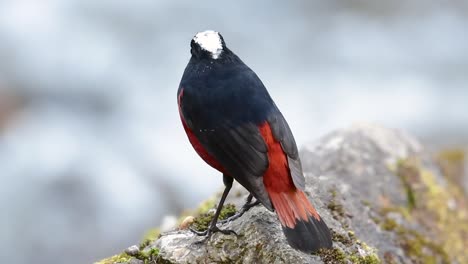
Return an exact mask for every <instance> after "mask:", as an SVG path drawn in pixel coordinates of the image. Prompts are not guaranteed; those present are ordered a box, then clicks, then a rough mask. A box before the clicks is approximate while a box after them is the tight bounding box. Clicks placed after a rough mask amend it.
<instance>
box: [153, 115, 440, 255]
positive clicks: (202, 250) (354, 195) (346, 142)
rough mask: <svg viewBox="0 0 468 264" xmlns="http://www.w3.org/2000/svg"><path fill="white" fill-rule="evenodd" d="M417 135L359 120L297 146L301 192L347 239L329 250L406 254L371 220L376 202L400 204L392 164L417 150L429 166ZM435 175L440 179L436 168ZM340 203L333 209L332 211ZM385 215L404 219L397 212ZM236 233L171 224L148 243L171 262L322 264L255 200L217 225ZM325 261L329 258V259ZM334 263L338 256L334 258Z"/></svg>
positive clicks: (238, 190)
mask: <svg viewBox="0 0 468 264" xmlns="http://www.w3.org/2000/svg"><path fill="white" fill-rule="evenodd" d="M423 152H424V149H423V147H422V146H421V145H420V144H419V143H418V141H417V140H415V139H414V138H412V137H411V136H409V135H406V134H404V133H402V132H399V131H397V130H391V129H386V128H382V127H379V126H376V125H370V124H360V125H355V126H352V127H350V128H348V129H343V130H339V131H335V132H333V133H330V134H329V135H326V136H324V137H323V138H321V139H319V140H318V141H316V142H314V143H310V144H307V145H306V146H305V147H303V149H302V151H301V158H302V164H303V170H304V173H305V177H306V194H307V195H308V197H309V199H310V200H311V201H312V203H313V204H314V206H315V207H316V209H317V210H318V212H319V213H320V215H321V216H322V218H323V219H324V220H325V222H326V223H327V225H328V226H329V228H330V229H331V230H332V232H333V233H336V234H340V235H341V236H344V237H346V238H350V236H349V235H348V234H349V233H351V234H354V236H355V238H351V239H350V241H351V242H349V241H343V240H340V239H336V238H335V239H334V248H335V249H338V250H339V251H340V252H343V253H345V254H346V255H354V256H355V257H361V258H363V257H366V256H378V257H379V258H380V259H381V260H382V259H383V258H385V259H388V258H391V259H392V261H394V262H395V263H410V262H411V261H410V258H409V257H408V256H406V255H405V251H404V250H403V249H402V248H401V245H400V244H399V243H398V240H397V239H396V238H397V237H396V236H397V235H396V234H395V233H394V232H392V231H386V230H383V229H382V227H381V226H380V225H379V224H378V223H376V221H374V220H373V217H378V215H377V214H378V210H377V209H376V208H379V206H380V204H381V202H382V200H383V199H384V198H383V197H385V199H388V200H389V201H388V202H390V203H392V204H395V205H405V204H406V203H407V197H406V195H405V192H404V191H403V190H404V188H403V186H402V182H401V179H400V178H399V177H398V176H397V175H396V174H395V172H394V170H393V169H392V166H395V164H396V163H397V162H398V161H399V160H401V159H406V158H408V157H409V156H418V157H420V158H421V160H424V162H425V165H427V167H428V168H432V167H435V165H434V163H433V162H432V161H431V160H430V159H428V158H427V157H426V156H425V155H424V154H423ZM434 175H436V178H437V180H438V181H443V180H444V179H443V178H442V176H441V175H440V173H435V174H434ZM245 196H247V192H246V191H245V190H244V189H243V188H242V187H241V186H240V185H238V184H235V185H234V187H233V190H232V191H231V195H230V196H229V197H228V200H227V203H234V204H236V205H237V206H238V208H239V206H241V205H242V204H243V202H244V199H245ZM337 208H338V209H337ZM388 217H389V218H390V219H392V220H393V221H395V222H396V223H398V224H406V222H405V221H406V220H405V219H404V218H403V217H402V216H401V215H400V214H389V215H388ZM219 227H220V228H222V229H232V230H234V231H235V232H237V234H238V236H234V235H225V234H221V233H216V234H214V235H213V236H212V237H211V239H210V240H209V241H207V242H205V243H197V242H198V241H200V240H201V239H202V237H199V236H196V235H194V234H193V233H192V232H190V231H189V230H174V231H170V232H166V233H163V234H162V236H161V237H160V238H159V239H157V240H156V241H154V242H153V243H151V244H150V245H149V246H148V247H155V248H158V249H159V259H160V260H164V261H168V262H173V263H323V260H324V259H323V256H322V257H321V256H319V255H314V254H306V253H303V252H300V251H297V250H294V249H293V248H291V247H290V246H289V245H288V243H287V241H286V239H285V237H284V235H283V232H282V230H281V226H280V223H279V221H278V219H277V216H276V215H275V213H272V212H270V211H268V210H266V209H265V208H264V207H263V206H257V207H254V208H252V209H251V210H250V211H248V212H247V213H245V214H244V215H243V216H242V217H240V218H238V219H236V220H234V221H232V222H229V223H226V224H223V225H219ZM328 261H329V260H328ZM338 263H340V262H338Z"/></svg>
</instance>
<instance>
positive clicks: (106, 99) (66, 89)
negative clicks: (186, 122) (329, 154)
mask: <svg viewBox="0 0 468 264" xmlns="http://www.w3.org/2000/svg"><path fill="white" fill-rule="evenodd" d="M394 2H395V3H394ZM467 6H468V4H467V3H465V2H464V1H458V2H457V1H454V2H451V4H450V5H445V6H441V5H439V4H438V3H437V1H411V3H406V2H403V1H401V2H400V1H393V2H391V3H385V4H383V3H380V4H375V3H373V1H349V2H348V1H346V3H344V4H343V3H342V2H341V1H323V2H318V1H289V2H284V3H275V4H273V3H271V2H270V1H265V0H263V1H255V2H252V1H236V2H229V3H227V2H226V3H223V4H222V5H221V4H220V3H219V2H218V1H203V2H199V1H198V2H193V1H188V0H185V1H178V2H175V1H167V0H166V1H147V0H136V1H109V0H107V1H91V0H82V1H72V0H68V1H59V0H43V1H34V0H17V1H3V2H0V39H1V42H0V96H2V94H3V96H4V98H7V97H5V95H8V96H11V98H19V101H21V102H22V103H21V104H20V106H19V107H18V110H17V112H16V115H14V116H13V118H10V119H9V121H8V123H6V125H4V126H3V127H4V128H3V129H4V130H3V132H2V130H1V128H2V125H1V124H0V175H1V177H2V180H3V184H2V185H0V211H1V212H3V213H2V217H1V218H0V234H1V235H0V255H1V256H2V261H4V262H5V263H31V262H34V263H89V262H91V261H93V260H97V259H99V258H101V257H104V256H106V255H110V254H112V253H116V252H118V251H120V250H121V249H123V248H125V247H126V246H128V245H130V244H134V243H137V242H138V240H139V239H140V237H141V236H142V234H143V233H144V230H146V229H148V228H150V227H152V226H156V225H158V224H159V223H160V219H161V216H162V215H164V214H167V213H174V214H177V213H178V212H179V211H180V210H182V209H183V208H187V207H193V206H194V205H195V204H197V203H198V202H199V201H201V200H203V199H204V198H205V197H207V196H208V195H209V194H211V193H212V192H213V191H215V190H217V189H218V188H220V187H221V185H222V181H221V177H219V175H218V174H219V173H217V172H216V171H214V170H212V169H210V168H209V167H208V166H206V165H205V164H204V163H203V161H201V159H199V158H198V157H197V156H196V154H195V152H194V151H193V150H192V149H191V147H190V145H189V143H188V141H187V140H186V137H185V135H184V133H183V129H182V127H181V125H180V123H179V122H180V121H179V117H178V113H177V106H176V98H175V93H176V90H177V86H178V83H179V80H180V77H181V75H182V72H183V70H184V67H185V65H186V63H187V61H188V59H189V56H190V55H189V42H190V39H191V38H192V36H193V35H194V34H195V33H196V32H197V31H201V30H205V29H215V30H218V31H220V32H222V33H223V35H224V38H225V40H226V42H227V45H228V46H229V47H230V48H232V50H234V51H235V52H236V53H237V54H238V55H240V57H241V58H242V59H243V60H244V61H245V62H246V63H247V64H248V65H250V66H251V67H252V68H253V69H254V70H255V71H256V72H257V74H258V75H259V76H260V77H261V78H262V80H263V81H264V83H265V84H266V86H267V87H268V88H269V90H270V92H271V94H272V96H273V97H274V99H275V101H276V102H277V104H278V105H279V107H280V108H281V109H282V111H283V113H284V115H285V116H286V118H287V120H288V121H289V123H290V125H291V127H292V129H293V131H294V133H295V136H296V139H297V142H298V144H299V145H301V144H302V143H304V142H306V141H310V140H313V139H314V138H316V137H318V136H320V135H322V134H324V133H326V132H327V131H330V130H331V129H335V128H339V127H344V126H347V125H349V124H350V123H351V122H353V121H360V120H364V121H374V122H379V123H382V124H385V125H387V126H393V127H398V128H402V129H405V130H408V131H411V132H413V133H415V134H417V135H419V136H420V137H422V138H425V139H427V140H428V141H442V142H450V143H460V142H466V140H467V137H466V132H467V131H468V111H467V110H466V102H467V101H468V87H467V84H468V74H467V73H468V52H467V51H468V48H467V47H468V35H467V34H466V28H467V26H468V17H467V14H468V8H467ZM5 100H10V99H8V98H7V99H4V100H3V101H2V100H0V103H2V102H3V104H5ZM0 109H2V108H1V107H0ZM0 117H1V115H0ZM1 120H2V119H1V118H0V122H1ZM3 214H4V215H3Z"/></svg>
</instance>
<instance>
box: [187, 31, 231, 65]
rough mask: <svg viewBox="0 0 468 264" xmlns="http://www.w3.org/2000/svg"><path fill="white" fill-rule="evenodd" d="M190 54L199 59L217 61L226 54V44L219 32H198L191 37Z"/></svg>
mask: <svg viewBox="0 0 468 264" xmlns="http://www.w3.org/2000/svg"><path fill="white" fill-rule="evenodd" d="M190 46H191V49H190V53H192V56H195V57H197V58H199V59H202V58H209V59H214V60H216V59H218V58H220V57H221V56H222V54H223V53H224V52H226V44H225V43H224V39H223V36H221V34H219V32H216V31H213V30H206V31H203V32H199V33H197V34H196V35H195V37H193V39H192V42H191V43H190Z"/></svg>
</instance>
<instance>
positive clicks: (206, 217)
mask: <svg viewBox="0 0 468 264" xmlns="http://www.w3.org/2000/svg"><path fill="white" fill-rule="evenodd" d="M235 213H236V206H235V205H233V204H226V205H224V206H223V209H221V212H220V214H219V220H224V219H226V218H228V217H230V216H233V215H234V214H235ZM213 216H214V212H207V213H203V214H200V215H199V216H197V217H195V219H194V220H193V223H192V228H193V229H195V230H197V231H205V230H207V229H208V226H209V225H210V223H211V221H212V220H213Z"/></svg>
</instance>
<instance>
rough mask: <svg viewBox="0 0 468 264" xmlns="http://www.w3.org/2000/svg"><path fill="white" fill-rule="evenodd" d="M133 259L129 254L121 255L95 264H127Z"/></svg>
mask: <svg viewBox="0 0 468 264" xmlns="http://www.w3.org/2000/svg"><path fill="white" fill-rule="evenodd" d="M130 259H132V256H129V255H127V253H121V254H118V255H114V256H112V257H110V258H106V259H103V260H100V261H98V262H96V263H95V264H114V263H127V262H129V261H130Z"/></svg>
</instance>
